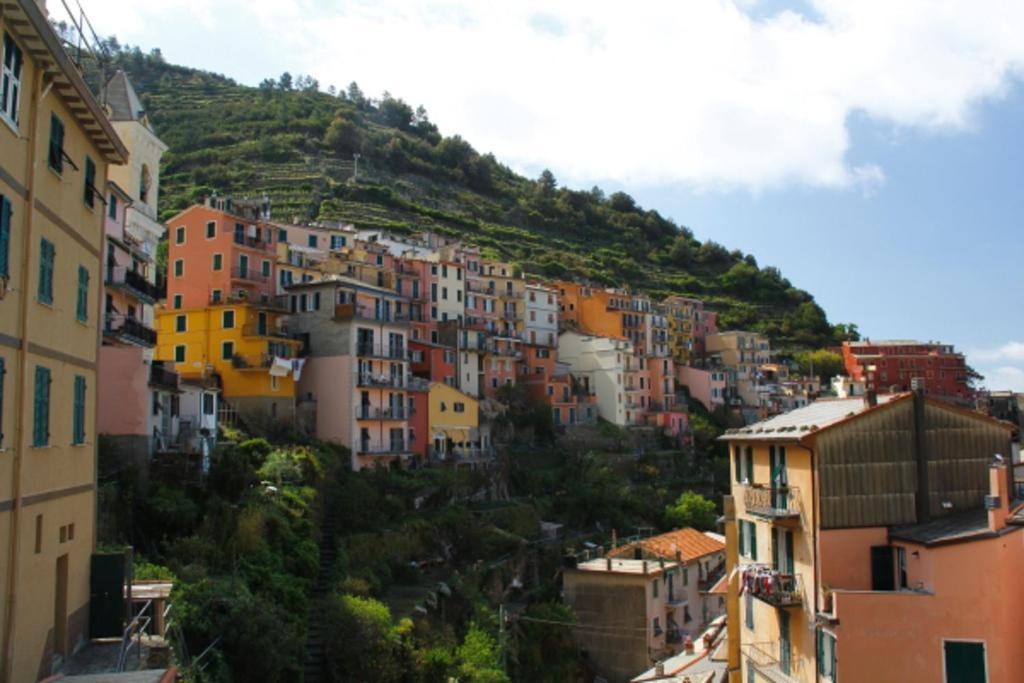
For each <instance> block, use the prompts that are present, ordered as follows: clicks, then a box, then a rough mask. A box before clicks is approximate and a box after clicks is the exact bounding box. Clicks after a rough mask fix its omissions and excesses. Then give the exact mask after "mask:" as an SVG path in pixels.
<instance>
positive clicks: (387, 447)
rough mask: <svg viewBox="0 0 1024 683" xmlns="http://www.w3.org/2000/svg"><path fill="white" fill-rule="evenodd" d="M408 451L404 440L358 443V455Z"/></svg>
mask: <svg viewBox="0 0 1024 683" xmlns="http://www.w3.org/2000/svg"><path fill="white" fill-rule="evenodd" d="M408 451H409V449H408V444H406V443H405V441H392V442H390V443H386V444H383V443H371V442H369V441H363V442H361V443H360V444H359V451H358V453H359V455H400V454H402V453H407V452H408Z"/></svg>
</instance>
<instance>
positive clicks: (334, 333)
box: [288, 276, 413, 470]
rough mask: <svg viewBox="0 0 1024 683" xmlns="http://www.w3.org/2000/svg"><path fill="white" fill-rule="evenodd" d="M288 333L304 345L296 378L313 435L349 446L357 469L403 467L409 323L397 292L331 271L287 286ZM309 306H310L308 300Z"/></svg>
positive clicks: (407, 448)
mask: <svg viewBox="0 0 1024 683" xmlns="http://www.w3.org/2000/svg"><path fill="white" fill-rule="evenodd" d="M288 296H289V298H290V299H291V300H292V302H294V305H293V306H292V307H293V308H294V309H295V312H294V313H293V314H292V315H291V317H290V319H289V325H290V330H291V332H292V333H293V334H294V335H296V336H297V337H298V338H300V339H302V340H303V341H304V342H305V343H306V344H307V351H308V354H309V357H308V359H307V361H306V366H305V367H304V368H303V371H302V376H301V378H300V380H299V392H300V394H301V395H302V396H307V397H310V398H311V399H312V400H315V401H316V435H317V437H318V438H320V439H323V440H325V441H331V442H333V443H338V444H341V445H343V446H346V447H347V448H349V449H351V451H352V469H354V470H359V469H362V468H365V467H376V466H378V465H381V466H401V465H403V464H407V461H408V460H409V458H410V456H411V455H412V453H413V451H412V449H411V448H410V443H409V415H408V408H409V405H410V402H409V395H408V388H409V385H410V381H411V380H410V378H411V375H410V369H409V358H410V354H409V349H410V346H411V342H410V341H409V321H408V318H407V317H405V316H404V315H400V314H398V313H396V312H395V310H396V308H397V304H399V303H403V300H402V298H401V297H399V296H398V295H397V294H396V293H395V292H393V291H391V290H387V289H382V288H379V287H373V286H371V285H367V284H365V283H363V282H360V281H358V280H352V279H349V278H340V277H337V276H335V277H333V278H331V279H328V280H324V281H322V282H311V283H307V284H305V285H294V286H292V287H291V288H290V289H289V292H288ZM304 304H305V305H304Z"/></svg>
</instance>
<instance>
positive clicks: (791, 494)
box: [743, 484, 800, 521]
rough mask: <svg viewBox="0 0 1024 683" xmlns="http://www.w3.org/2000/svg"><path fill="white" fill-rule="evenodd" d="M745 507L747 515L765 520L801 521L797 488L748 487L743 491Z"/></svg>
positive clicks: (755, 485)
mask: <svg viewBox="0 0 1024 683" xmlns="http://www.w3.org/2000/svg"><path fill="white" fill-rule="evenodd" d="M743 505H744V507H745V508H746V510H747V513H749V514H751V515H757V516H758V517H763V518H765V519H770V520H775V521H784V520H792V521H798V520H799V519H800V498H799V490H798V489H797V487H795V486H765V485H763V484H750V485H747V486H745V487H744V491H743Z"/></svg>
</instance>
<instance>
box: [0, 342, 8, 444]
mask: <svg viewBox="0 0 1024 683" xmlns="http://www.w3.org/2000/svg"><path fill="white" fill-rule="evenodd" d="M6 374H7V369H6V368H5V367H4V359H3V357H0V446H3V445H4V375H6Z"/></svg>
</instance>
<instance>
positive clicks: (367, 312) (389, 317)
mask: <svg viewBox="0 0 1024 683" xmlns="http://www.w3.org/2000/svg"><path fill="white" fill-rule="evenodd" d="M334 319H335V320H338V321H341V322H345V321H348V320H367V321H373V322H383V323H405V322H409V314H408V313H395V312H394V311H384V310H377V309H375V308H370V307H369V306H356V305H355V304H335V306H334Z"/></svg>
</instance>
